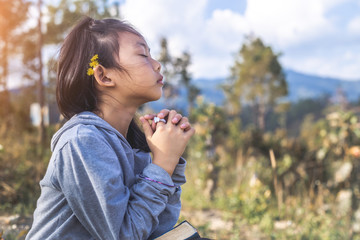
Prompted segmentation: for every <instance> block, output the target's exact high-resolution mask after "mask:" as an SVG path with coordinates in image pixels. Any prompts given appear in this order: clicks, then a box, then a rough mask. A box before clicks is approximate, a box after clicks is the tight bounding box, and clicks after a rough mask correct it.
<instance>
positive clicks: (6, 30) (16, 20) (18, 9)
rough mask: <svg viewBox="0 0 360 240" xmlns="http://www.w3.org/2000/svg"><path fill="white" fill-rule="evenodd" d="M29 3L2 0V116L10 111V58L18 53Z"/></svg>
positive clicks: (0, 14)
mask: <svg viewBox="0 0 360 240" xmlns="http://www.w3.org/2000/svg"><path fill="white" fill-rule="evenodd" d="M29 4H30V3H29V2H27V1H25V0H12V1H6V0H0V6H1V7H0V52H1V63H0V102H1V107H0V109H1V110H0V118H2V117H4V116H5V115H8V114H9V111H10V95H9V92H8V87H7V81H8V76H9V59H10V57H11V56H12V55H15V54H17V53H18V51H17V50H18V42H19V39H21V30H20V27H21V26H23V24H24V22H25V21H26V19H27V12H28V8H29ZM18 13H21V14H18Z"/></svg>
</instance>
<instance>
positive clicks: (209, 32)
mask: <svg viewBox="0 0 360 240" xmlns="http://www.w3.org/2000/svg"><path fill="white" fill-rule="evenodd" d="M206 4H207V1H206V0H199V1H190V0H183V1H177V0H153V1H148V0H131V1H126V3H125V4H124V6H123V8H122V13H123V15H124V17H125V19H126V20H128V21H129V22H130V23H132V24H134V25H135V27H137V28H138V29H139V30H140V32H141V33H143V34H144V35H145V38H146V39H147V40H148V42H149V44H150V47H151V48H152V49H154V50H155V51H153V52H156V51H157V50H159V49H158V48H159V39H160V38H161V37H162V36H165V37H167V38H168V44H169V51H170V53H171V54H172V55H180V54H181V52H182V51H184V50H186V51H189V52H190V54H192V57H193V61H192V62H193V66H192V67H191V69H192V70H193V71H194V72H193V76H194V77H219V76H226V75H228V69H229V62H231V61H230V59H231V53H232V52H234V51H235V50H237V49H238V48H240V46H241V42H242V37H243V35H244V34H245V33H246V32H247V31H248V27H247V26H246V22H245V19H244V18H243V17H242V16H241V15H240V14H236V13H234V12H232V11H230V10H216V11H214V12H213V14H212V16H211V18H210V19H205V12H204V11H205V9H206ZM139 6H142V7H141V8H140V7H139ZM142 9H146V11H142Z"/></svg>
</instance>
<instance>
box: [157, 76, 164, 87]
mask: <svg viewBox="0 0 360 240" xmlns="http://www.w3.org/2000/svg"><path fill="white" fill-rule="evenodd" d="M163 78H164V77H163V76H161V77H160V78H159V80H157V83H160V84H162V85H164V82H163Z"/></svg>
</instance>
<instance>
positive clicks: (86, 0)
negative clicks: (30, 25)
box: [44, 0, 119, 44]
mask: <svg viewBox="0 0 360 240" xmlns="http://www.w3.org/2000/svg"><path fill="white" fill-rule="evenodd" d="M109 2H110V1H109V0H101V1H95V0H79V1H71V0H61V1H60V2H58V4H57V5H51V4H49V5H48V6H47V8H48V12H49V17H50V21H49V22H48V24H47V27H46V29H47V30H46V33H45V36H44V38H45V39H44V40H45V44H58V43H60V42H62V41H63V40H64V37H65V35H66V34H67V32H68V31H69V30H70V29H71V28H72V27H73V26H74V24H75V23H76V21H77V20H79V19H80V18H81V17H82V16H84V15H87V16H90V17H93V18H95V19H101V18H106V17H112V15H111V13H110V7H112V5H110V3H109ZM113 6H115V7H116V8H118V5H117V3H115V5H113ZM116 14H118V11H116ZM116 17H119V16H116Z"/></svg>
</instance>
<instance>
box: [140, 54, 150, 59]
mask: <svg viewBox="0 0 360 240" xmlns="http://www.w3.org/2000/svg"><path fill="white" fill-rule="evenodd" d="M139 55H140V56H142V57H146V58H147V57H149V56H147V55H145V54H139Z"/></svg>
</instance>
